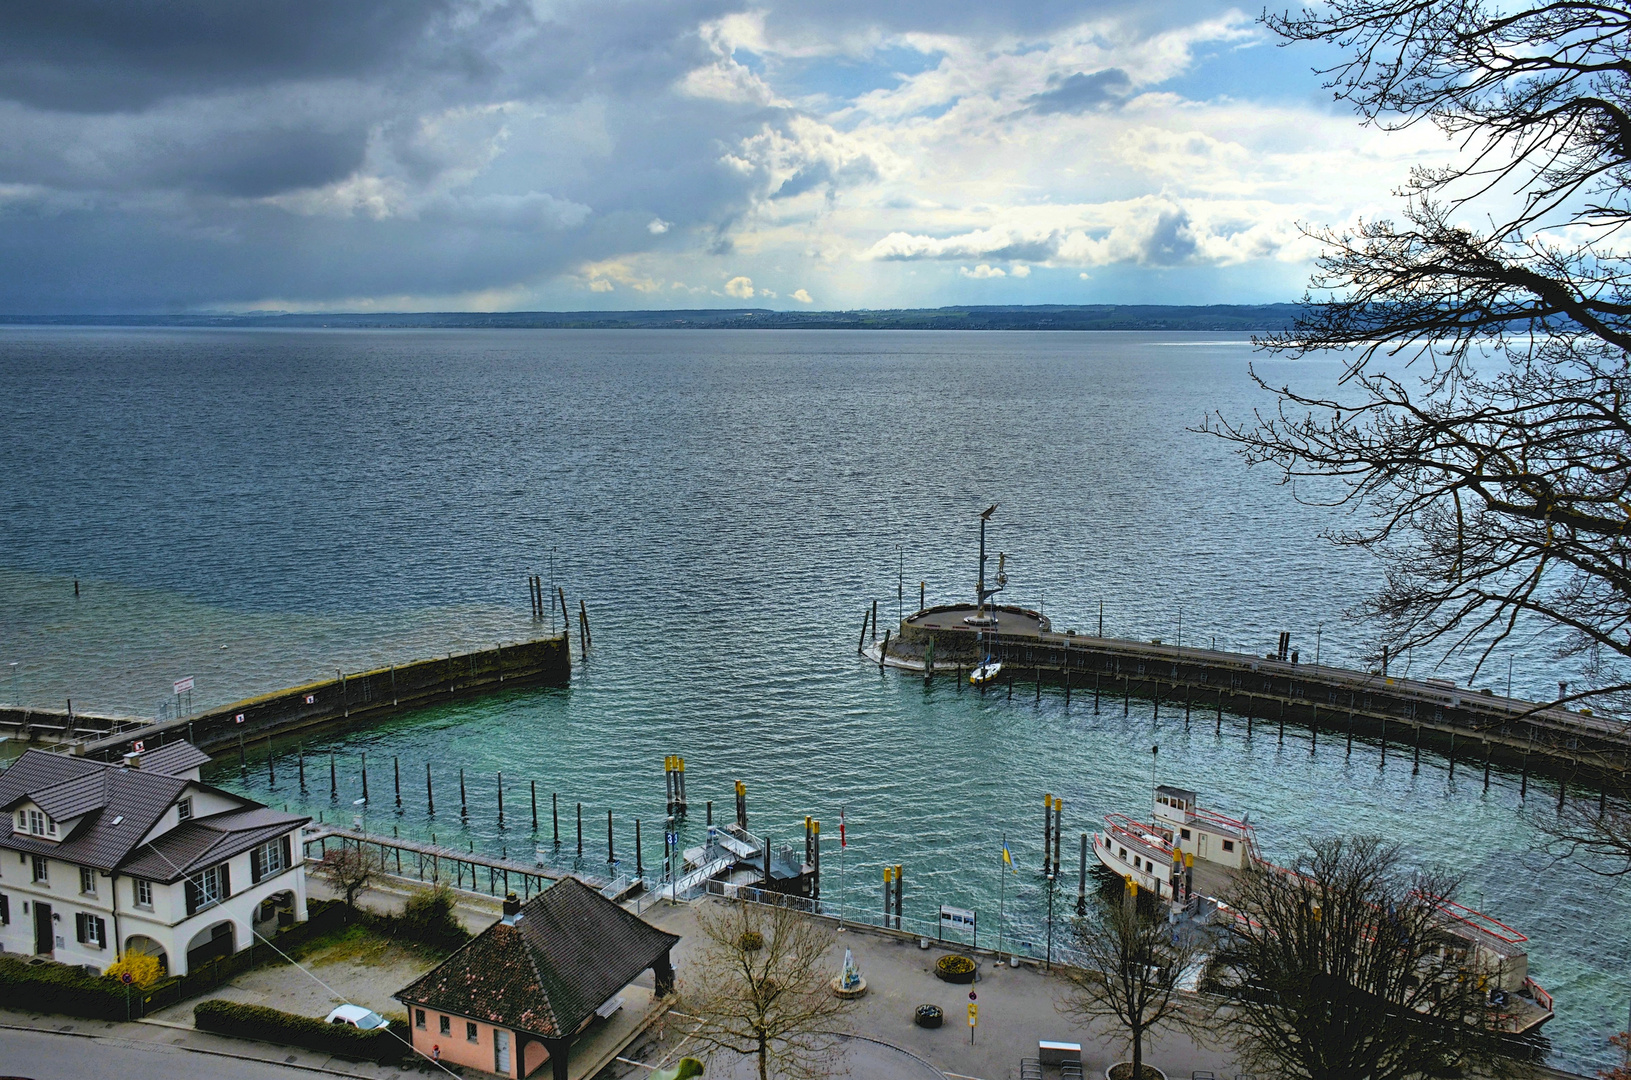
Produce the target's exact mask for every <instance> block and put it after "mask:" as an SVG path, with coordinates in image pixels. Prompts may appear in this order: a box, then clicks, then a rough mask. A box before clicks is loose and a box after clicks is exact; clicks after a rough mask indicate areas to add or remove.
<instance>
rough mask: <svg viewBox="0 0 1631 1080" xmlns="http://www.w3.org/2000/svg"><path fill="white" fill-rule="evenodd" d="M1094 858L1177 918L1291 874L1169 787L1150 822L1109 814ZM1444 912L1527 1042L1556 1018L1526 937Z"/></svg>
mask: <svg viewBox="0 0 1631 1080" xmlns="http://www.w3.org/2000/svg"><path fill="white" fill-rule="evenodd" d="M1093 850H1094V852H1095V853H1096V854H1097V856H1098V859H1099V862H1100V863H1102V864H1103V865H1104V866H1105V868H1106V869H1108V870H1110V871H1111V872H1112V873H1114V874H1116V875H1117V876H1118V877H1120V878H1122V879H1124V880H1129V881H1132V882H1134V883H1136V884H1137V885H1138V887H1139V888H1140V889H1143V890H1147V891H1149V892H1151V893H1154V894H1155V895H1156V896H1158V897H1160V898H1161V899H1162V900H1166V901H1168V902H1169V903H1170V904H1171V905H1172V910H1173V913H1174V916H1175V917H1177V916H1178V915H1181V914H1183V913H1186V912H1187V913H1191V914H1194V915H1196V916H1200V917H1210V916H1212V915H1214V914H1216V913H1218V912H1227V911H1229V909H1228V907H1227V905H1225V904H1224V903H1223V902H1222V901H1221V900H1219V899H1218V897H1219V896H1221V895H1223V894H1225V893H1227V891H1228V888H1229V884H1230V881H1231V880H1232V879H1233V877H1234V875H1235V874H1237V873H1239V872H1240V871H1242V870H1246V869H1249V868H1252V867H1262V868H1263V869H1267V870H1275V871H1278V872H1280V873H1290V872H1291V871H1288V870H1284V869H1282V868H1280V867H1276V866H1274V865H1273V864H1271V863H1269V862H1268V861H1267V860H1265V859H1264V858H1263V856H1262V853H1261V851H1260V850H1259V849H1258V846H1257V832H1256V829H1255V828H1254V827H1253V826H1252V825H1251V823H1250V822H1249V821H1247V820H1246V818H1244V817H1242V818H1233V817H1229V816H1228V815H1226V814H1220V813H1218V812H1216V811H1214V810H1208V809H1205V808H1203V807H1201V806H1200V805H1199V796H1198V795H1197V794H1196V793H1195V792H1193V791H1189V790H1187V789H1184V788H1178V787H1169V786H1167V785H1165V784H1163V785H1161V786H1158V787H1157V788H1156V789H1155V803H1154V807H1153V810H1152V813H1151V817H1150V820H1149V821H1137V820H1134V819H1133V818H1131V817H1129V816H1127V815H1126V814H1106V815H1105V818H1104V829H1103V830H1102V831H1100V832H1098V833H1095V834H1094V837H1093ZM1438 909H1439V914H1440V916H1441V922H1440V928H1441V929H1442V930H1443V932H1444V948H1445V950H1446V951H1448V952H1449V953H1451V954H1452V955H1458V956H1459V957H1460V962H1461V963H1463V964H1464V966H1465V968H1466V969H1467V970H1468V971H1470V972H1476V973H1477V974H1478V976H1479V977H1480V978H1481V979H1484V980H1485V982H1486V984H1487V986H1488V991H1489V999H1490V1002H1491V1003H1492V1004H1493V1005H1494V1006H1495V1007H1496V1008H1497V1010H1498V1015H1499V1017H1500V1024H1501V1026H1502V1028H1503V1029H1505V1030H1506V1031H1507V1032H1509V1033H1511V1034H1515V1035H1516V1034H1523V1033H1525V1032H1529V1031H1533V1030H1535V1029H1536V1028H1539V1027H1540V1026H1541V1025H1542V1024H1544V1023H1546V1022H1547V1021H1548V1020H1550V1019H1551V1018H1552V1016H1553V1008H1552V996H1551V995H1550V994H1548V993H1547V992H1546V990H1545V989H1544V988H1542V987H1541V986H1540V985H1539V984H1538V983H1536V982H1535V981H1534V980H1533V979H1531V978H1530V977H1529V952H1528V949H1527V947H1526V946H1527V944H1528V941H1529V939H1528V938H1527V937H1525V936H1524V935H1523V934H1521V933H1519V932H1518V931H1517V930H1514V929H1513V928H1512V927H1510V926H1507V925H1506V924H1505V923H1503V922H1501V921H1499V920H1498V919H1495V918H1493V917H1492V916H1489V915H1486V914H1484V913H1483V912H1481V911H1475V910H1473V909H1472V908H1470V907H1467V906H1466V905H1464V904H1458V903H1456V902H1454V901H1452V900H1443V899H1440V900H1439V901H1438ZM1233 914H1234V917H1236V918H1239V917H1242V916H1240V915H1239V913H1233Z"/></svg>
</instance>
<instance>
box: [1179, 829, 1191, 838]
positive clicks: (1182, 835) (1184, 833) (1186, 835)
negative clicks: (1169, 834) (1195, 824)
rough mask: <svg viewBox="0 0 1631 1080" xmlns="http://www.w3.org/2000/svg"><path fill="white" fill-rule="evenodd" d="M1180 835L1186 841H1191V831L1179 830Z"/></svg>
mask: <svg viewBox="0 0 1631 1080" xmlns="http://www.w3.org/2000/svg"><path fill="white" fill-rule="evenodd" d="M1178 835H1179V836H1181V837H1183V838H1184V839H1185V840H1188V839H1189V830H1188V829H1179V830H1178Z"/></svg>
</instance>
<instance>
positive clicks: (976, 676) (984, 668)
mask: <svg viewBox="0 0 1631 1080" xmlns="http://www.w3.org/2000/svg"><path fill="white" fill-rule="evenodd" d="M1001 670H1002V661H1001V660H987V661H986V662H985V663H983V664H981V665H980V666H979V667H977V668H975V669H974V670H973V671H971V672H969V673H968V681H969V682H971V683H973V684H974V685H975V686H984V685H985V684H986V683H988V682H991V681H992V680H993V679H995V678H996V677H997V673H998V672H1000V671H1001Z"/></svg>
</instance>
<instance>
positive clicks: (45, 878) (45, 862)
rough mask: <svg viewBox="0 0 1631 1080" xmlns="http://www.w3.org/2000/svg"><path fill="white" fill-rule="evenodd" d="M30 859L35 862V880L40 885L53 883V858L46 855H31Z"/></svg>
mask: <svg viewBox="0 0 1631 1080" xmlns="http://www.w3.org/2000/svg"><path fill="white" fill-rule="evenodd" d="M29 860H30V861H31V862H32V863H33V864H34V880H35V882H36V883H38V884H40V885H49V884H51V860H50V859H47V858H46V857H45V856H44V855H30V856H29Z"/></svg>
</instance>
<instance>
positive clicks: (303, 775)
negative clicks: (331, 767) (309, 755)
mask: <svg viewBox="0 0 1631 1080" xmlns="http://www.w3.org/2000/svg"><path fill="white" fill-rule="evenodd" d="M296 760H297V761H298V762H299V767H300V790H301V791H305V790H306V744H305V743H301V744H300V756H299V758H297V759H296Z"/></svg>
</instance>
